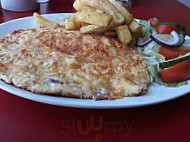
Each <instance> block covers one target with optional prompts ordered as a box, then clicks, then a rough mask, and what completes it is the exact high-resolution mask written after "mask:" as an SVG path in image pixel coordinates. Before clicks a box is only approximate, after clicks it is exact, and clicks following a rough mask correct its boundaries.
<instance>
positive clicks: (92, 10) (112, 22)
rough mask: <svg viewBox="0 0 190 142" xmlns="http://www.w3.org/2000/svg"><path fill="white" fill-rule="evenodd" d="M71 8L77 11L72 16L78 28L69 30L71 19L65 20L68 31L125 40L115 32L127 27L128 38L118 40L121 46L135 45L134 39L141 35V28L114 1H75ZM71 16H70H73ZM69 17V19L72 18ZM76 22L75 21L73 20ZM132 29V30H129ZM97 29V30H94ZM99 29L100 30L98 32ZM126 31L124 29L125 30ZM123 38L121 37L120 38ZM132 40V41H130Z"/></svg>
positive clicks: (125, 10) (129, 14) (130, 15)
mask: <svg viewBox="0 0 190 142" xmlns="http://www.w3.org/2000/svg"><path fill="white" fill-rule="evenodd" d="M73 7H74V8H75V9H76V10H77V11H78V12H76V13H74V14H73V15H74V16H75V17H76V19H77V22H78V23H80V26H79V27H78V28H76V27H75V26H74V28H71V27H72V26H69V25H73V23H74V22H73V21H72V18H69V19H70V20H68V18H66V19H65V27H66V29H68V30H80V31H81V32H82V33H94V34H101V35H105V36H109V37H114V38H115V37H118V39H119V40H120V39H125V38H126V37H124V36H125V34H120V35H118V33H121V32H116V29H117V28H118V27H122V26H123V27H126V26H127V27H128V31H129V32H128V33H127V36H128V37H129V38H130V39H128V40H127V41H129V42H126V40H120V41H121V42H122V43H123V44H125V45H127V44H128V45H129V44H133V45H134V44H135V43H136V39H137V38H138V37H139V36H141V34H142V32H143V31H142V27H141V25H139V24H138V22H136V21H135V20H134V19H133V16H132V14H131V13H129V12H128V11H127V9H126V8H125V7H123V6H122V5H121V4H119V3H118V2H117V1H115V0H91V1H89V0H76V1H75V2H74V4H73ZM73 15H72V16H73ZM72 16H71V17H72ZM75 21H76V20H75ZM131 28H132V29H131ZM96 29H97V30H96ZM99 29H101V30H99ZM125 29H126V28H125ZM122 36H123V37H122ZM131 38H132V39H131Z"/></svg>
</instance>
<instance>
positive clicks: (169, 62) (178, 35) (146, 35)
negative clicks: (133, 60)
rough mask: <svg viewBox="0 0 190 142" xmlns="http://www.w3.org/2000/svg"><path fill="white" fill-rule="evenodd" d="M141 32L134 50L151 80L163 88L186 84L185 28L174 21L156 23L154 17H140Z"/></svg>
mask: <svg viewBox="0 0 190 142" xmlns="http://www.w3.org/2000/svg"><path fill="white" fill-rule="evenodd" d="M139 23H140V24H141V25H142V26H143V34H142V35H141V37H140V38H138V40H137V46H138V47H137V51H138V52H139V53H141V54H142V55H143V56H144V59H145V62H146V63H147V65H148V70H149V72H150V74H151V75H152V77H153V81H154V82H156V83H158V84H161V85H165V86H166V87H178V86H181V85H186V84H188V83H187V82H186V81H187V80H188V79H190V68H189V67H190V64H189V63H190V46H188V47H183V43H184V42H186V40H185V36H186V34H187V31H186V28H185V27H184V26H183V25H181V24H178V23H171V22H167V23H160V22H159V21H158V19H157V18H151V19H150V20H148V21H144V20H140V21H139Z"/></svg>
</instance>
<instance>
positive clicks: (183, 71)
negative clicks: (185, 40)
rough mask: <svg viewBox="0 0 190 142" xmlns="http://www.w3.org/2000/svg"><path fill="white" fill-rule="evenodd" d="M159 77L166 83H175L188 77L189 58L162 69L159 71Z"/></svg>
mask: <svg viewBox="0 0 190 142" xmlns="http://www.w3.org/2000/svg"><path fill="white" fill-rule="evenodd" d="M159 75H160V77H161V79H162V80H163V81H164V82H166V83H177V82H181V81H185V80H187V79H189V78H190V59H189V60H186V61H183V62H181V63H179V64H176V65H174V66H171V67H169V68H166V69H163V70H162V71H160V72H159Z"/></svg>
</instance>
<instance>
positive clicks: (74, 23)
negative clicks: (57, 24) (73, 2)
mask: <svg viewBox="0 0 190 142" xmlns="http://www.w3.org/2000/svg"><path fill="white" fill-rule="evenodd" d="M76 16H77V13H76V14H74V15H71V16H70V17H68V18H65V28H66V29H68V30H79V29H80V27H81V23H80V22H79V21H78V20H77V18H76Z"/></svg>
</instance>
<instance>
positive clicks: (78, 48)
mask: <svg viewBox="0 0 190 142" xmlns="http://www.w3.org/2000/svg"><path fill="white" fill-rule="evenodd" d="M0 65H1V66H0V79H2V80H4V81H5V82H6V83H13V84H14V85H15V86H17V87H20V88H23V89H26V90H30V91H32V92H34V93H41V94H44V93H45V94H52V95H54V94H56V95H62V96H68V97H78V98H94V99H115V98H122V97H124V96H135V95H141V94H144V93H145V92H146V90H147V86H148V84H149V83H150V76H149V74H148V72H147V67H146V64H145V63H144V61H143V57H142V56H141V55H139V54H138V53H137V52H136V51H134V50H132V49H130V48H129V47H128V46H124V45H123V44H121V43H120V42H119V41H118V40H116V39H111V38H108V37H105V36H97V35H89V34H86V35H85V34H84V35H83V34H81V33H80V32H79V31H68V30H66V29H64V28H63V27H62V26H58V25H57V26H54V27H40V28H38V29H29V30H17V31H14V32H12V33H10V34H8V35H7V36H6V37H5V38H3V39H2V40H1V41H0ZM101 96H103V97H101Z"/></svg>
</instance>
